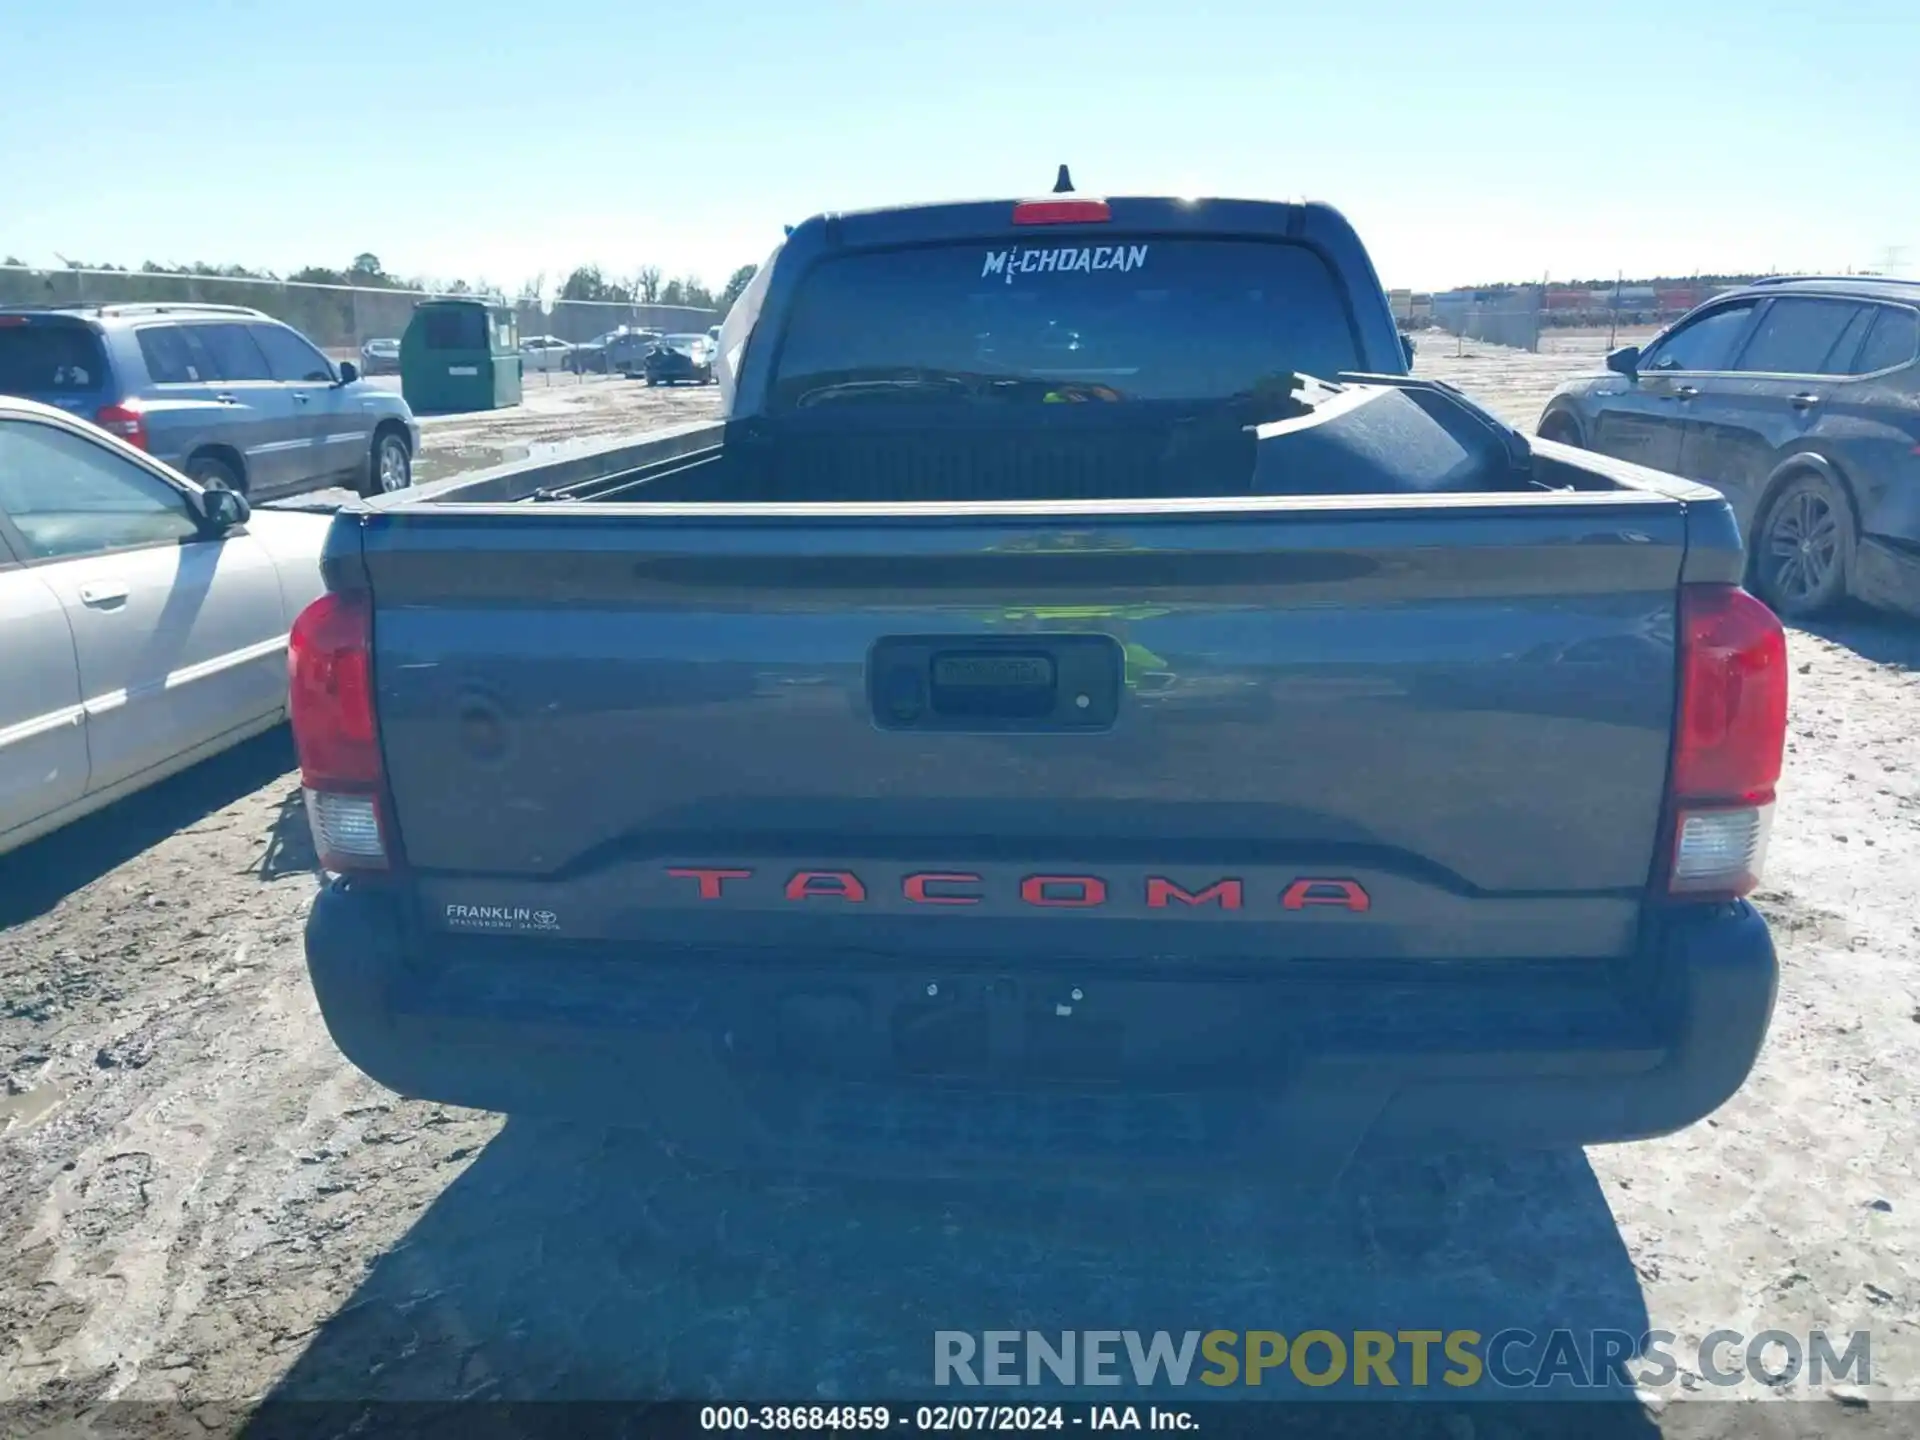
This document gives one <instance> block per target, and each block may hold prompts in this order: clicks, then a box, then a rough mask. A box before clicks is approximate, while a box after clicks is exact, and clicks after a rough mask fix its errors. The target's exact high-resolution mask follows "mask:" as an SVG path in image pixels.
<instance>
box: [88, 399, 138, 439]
mask: <svg viewBox="0 0 1920 1440" xmlns="http://www.w3.org/2000/svg"><path fill="white" fill-rule="evenodd" d="M93 423H94V424H96V425H98V426H99V427H100V428H101V429H102V430H105V431H107V432H108V433H109V434H112V435H118V436H119V437H120V438H121V439H122V440H124V441H126V442H127V443H128V444H129V445H133V446H137V447H138V448H139V449H142V450H144V449H146V448H147V417H146V416H145V415H143V414H142V413H141V412H140V407H139V406H138V405H134V404H127V405H102V406H101V407H100V408H99V409H98V410H97V411H95V412H94V416H93Z"/></svg>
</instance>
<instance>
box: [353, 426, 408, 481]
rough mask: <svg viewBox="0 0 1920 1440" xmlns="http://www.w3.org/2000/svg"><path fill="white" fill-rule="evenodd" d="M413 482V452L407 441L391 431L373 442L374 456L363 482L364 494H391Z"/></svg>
mask: <svg viewBox="0 0 1920 1440" xmlns="http://www.w3.org/2000/svg"><path fill="white" fill-rule="evenodd" d="M412 484H413V453H412V452H411V451H410V450H408V449H407V442H406V441H405V440H403V439H401V438H400V437H399V436H398V435H395V434H393V433H392V432H391V431H389V432H388V433H386V434H384V435H381V436H379V437H377V438H376V439H375V440H374V442H373V457H372V460H371V462H370V464H369V465H368V467H367V478H366V480H365V481H363V482H362V483H361V486H360V493H361V494H362V495H367V496H372V495H391V494H392V493H393V492H394V491H396V490H405V489H406V488H407V487H408V486H410V485H412Z"/></svg>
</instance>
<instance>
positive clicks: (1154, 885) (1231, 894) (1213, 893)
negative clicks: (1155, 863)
mask: <svg viewBox="0 0 1920 1440" xmlns="http://www.w3.org/2000/svg"><path fill="white" fill-rule="evenodd" d="M1242 898H1243V887H1242V886H1241V884H1240V882H1239V881H1238V880H1216V881H1214V882H1213V884H1211V885H1209V886H1208V887H1207V888H1206V889H1204V890H1202V891H1201V892H1200V893H1199V894H1198V895H1194V894H1190V893H1188V892H1187V891H1185V890H1183V889H1181V888H1180V887H1179V886H1178V885H1176V884H1174V883H1173V881H1171V880H1163V879H1161V878H1160V877H1159V876H1158V875H1149V876H1148V877H1147V904H1148V905H1149V906H1150V907H1152V908H1153V909H1155V910H1164V909H1166V907H1167V905H1168V904H1169V903H1170V902H1172V901H1174V900H1178V901H1179V902H1180V903H1181V904H1182V905H1210V904H1214V903H1216V902H1217V903H1218V904H1219V906H1220V908H1221V909H1222V910H1238V909H1239V908H1240V902H1241V899H1242Z"/></svg>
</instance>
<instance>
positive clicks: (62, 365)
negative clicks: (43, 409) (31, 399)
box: [0, 320, 107, 395]
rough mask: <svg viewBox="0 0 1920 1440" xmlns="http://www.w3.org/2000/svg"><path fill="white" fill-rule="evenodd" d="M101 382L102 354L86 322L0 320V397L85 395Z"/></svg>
mask: <svg viewBox="0 0 1920 1440" xmlns="http://www.w3.org/2000/svg"><path fill="white" fill-rule="evenodd" d="M106 380H107V357H106V355H105V354H104V353H103V352H102V350H101V348H100V339H99V337H98V336H96V335H95V334H94V333H93V331H92V330H90V329H88V328H87V327H86V326H84V325H68V324H62V323H60V322H58V321H55V322H51V323H49V322H47V321H34V320H27V321H24V322H15V323H11V324H0V395H49V394H52V395H87V394H91V393H93V392H94V391H96V390H98V389H100V388H101V386H103V385H104V384H106Z"/></svg>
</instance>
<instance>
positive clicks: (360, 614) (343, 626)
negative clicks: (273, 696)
mask: <svg viewBox="0 0 1920 1440" xmlns="http://www.w3.org/2000/svg"><path fill="white" fill-rule="evenodd" d="M372 640H373V623H372V610H371V607H370V606H369V604H368V601H367V598H366V597H365V596H364V595H351V594H327V595H322V596H321V597H320V598H319V599H318V600H316V601H314V602H313V603H312V604H311V605H309V606H307V608H306V609H304V610H302V611H301V612H300V614H299V617H298V618H297V619H295V620H294V622H293V630H292V632H291V633H290V634H289V635H288V637H287V712H288V716H289V718H290V719H291V720H292V722H293V744H294V750H295V752H296V753H297V754H298V755H299V757H300V784H301V787H302V789H303V790H304V791H305V793H306V800H307V821H308V823H309V824H310V825H311V826H312V828H313V846H314V850H315V852H316V853H317V855H318V857H319V860H320V864H321V866H322V867H323V868H325V869H328V870H333V871H338V872H347V871H354V870H385V869H387V868H388V865H389V860H388V851H387V843H386V826H385V824H384V823H383V820H382V817H381V813H380V811H381V792H382V790H383V789H384V788H385V787H384V777H383V776H382V773H381V766H380V741H379V736H378V734H377V732H376V731H375V729H374V719H373V663H372V651H373V646H372Z"/></svg>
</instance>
